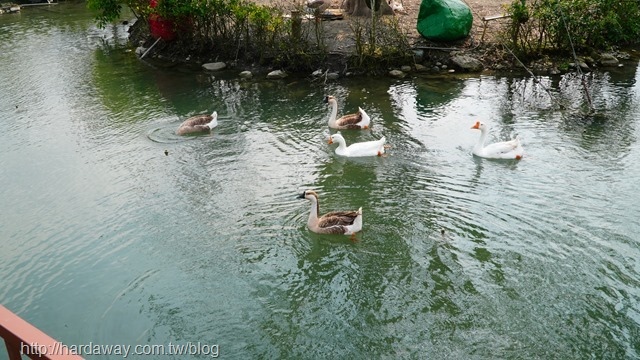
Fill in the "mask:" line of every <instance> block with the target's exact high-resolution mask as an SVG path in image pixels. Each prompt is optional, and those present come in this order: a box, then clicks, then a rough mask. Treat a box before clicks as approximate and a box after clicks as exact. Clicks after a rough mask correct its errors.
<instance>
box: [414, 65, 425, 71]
mask: <svg viewBox="0 0 640 360" xmlns="http://www.w3.org/2000/svg"><path fill="white" fill-rule="evenodd" d="M416 71H417V72H425V71H427V67H426V66H424V65H422V64H416Z"/></svg>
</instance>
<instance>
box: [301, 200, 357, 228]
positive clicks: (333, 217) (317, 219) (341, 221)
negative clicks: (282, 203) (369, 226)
mask: <svg viewBox="0 0 640 360" xmlns="http://www.w3.org/2000/svg"><path fill="white" fill-rule="evenodd" d="M298 199H307V200H310V201H311V211H310V212H309V220H307V227H308V228H309V230H311V231H313V232H315V233H318V234H344V235H352V236H354V235H355V233H357V232H358V231H360V230H362V207H361V208H359V209H358V211H332V212H329V213H326V214H324V215H322V216H319V215H318V213H319V212H320V206H319V203H318V194H317V193H316V192H315V191H312V190H306V191H305V192H303V193H302V194H301V195H300V196H298Z"/></svg>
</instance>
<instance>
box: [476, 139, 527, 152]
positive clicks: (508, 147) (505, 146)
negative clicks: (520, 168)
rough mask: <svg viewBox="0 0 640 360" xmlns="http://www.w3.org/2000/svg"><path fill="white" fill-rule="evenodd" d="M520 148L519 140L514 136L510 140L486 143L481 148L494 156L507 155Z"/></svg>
mask: <svg viewBox="0 0 640 360" xmlns="http://www.w3.org/2000/svg"><path fill="white" fill-rule="evenodd" d="M519 148H520V141H519V140H518V139H517V138H516V139H513V140H510V141H504V142H498V143H494V144H490V145H487V146H486V147H485V148H484V149H483V150H484V151H485V153H487V154H492V155H495V156H501V155H507V154H510V153H512V152H514V151H517V150H518V149H519Z"/></svg>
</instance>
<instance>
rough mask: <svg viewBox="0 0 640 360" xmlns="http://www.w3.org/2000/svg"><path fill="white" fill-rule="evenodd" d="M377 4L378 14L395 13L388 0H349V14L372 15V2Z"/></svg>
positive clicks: (347, 5)
mask: <svg viewBox="0 0 640 360" xmlns="http://www.w3.org/2000/svg"><path fill="white" fill-rule="evenodd" d="M372 1H373V2H374V4H375V10H376V12H377V14H378V15H393V10H392V9H391V7H390V6H389V4H388V3H387V0H347V3H346V5H345V6H346V9H347V14H349V15H351V16H368V17H370V16H371V2H372Z"/></svg>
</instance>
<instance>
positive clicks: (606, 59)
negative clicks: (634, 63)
mask: <svg viewBox="0 0 640 360" xmlns="http://www.w3.org/2000/svg"><path fill="white" fill-rule="evenodd" d="M618 63H619V61H618V58H616V57H615V56H613V54H602V55H600V65H602V66H618Z"/></svg>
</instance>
